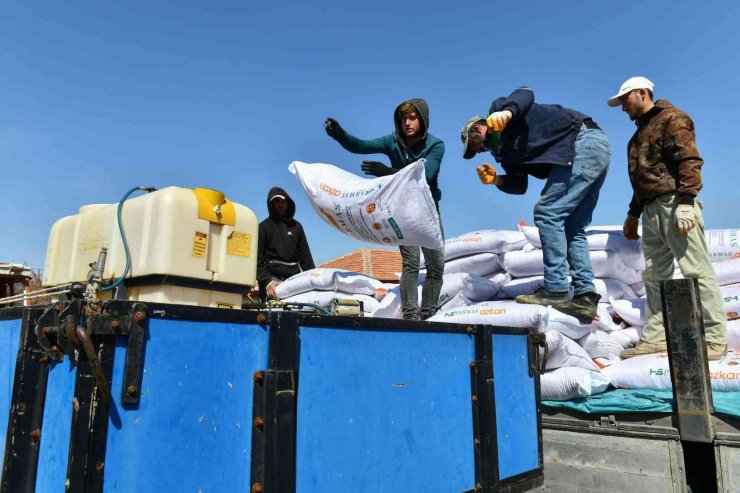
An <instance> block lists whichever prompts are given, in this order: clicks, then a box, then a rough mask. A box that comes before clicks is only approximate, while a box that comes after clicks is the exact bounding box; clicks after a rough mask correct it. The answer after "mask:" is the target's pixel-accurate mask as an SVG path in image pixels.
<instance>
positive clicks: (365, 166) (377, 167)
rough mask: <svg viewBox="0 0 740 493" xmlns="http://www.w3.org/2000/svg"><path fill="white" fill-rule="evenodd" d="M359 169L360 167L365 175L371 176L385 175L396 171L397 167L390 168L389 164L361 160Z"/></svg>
mask: <svg viewBox="0 0 740 493" xmlns="http://www.w3.org/2000/svg"><path fill="white" fill-rule="evenodd" d="M360 169H362V171H364V172H365V174H366V175H372V176H386V175H392V174H394V173H396V172H398V170H397V169H395V168H391V167H390V166H386V165H385V164H383V163H379V162H377V161H363V162H362V165H361V166H360Z"/></svg>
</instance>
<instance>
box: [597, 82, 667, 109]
mask: <svg viewBox="0 0 740 493" xmlns="http://www.w3.org/2000/svg"><path fill="white" fill-rule="evenodd" d="M653 87H655V84H653V83H652V82H650V80H648V79H646V78H645V77H630V78H629V79H627V80H626V81H624V84H622V87H620V88H619V92H618V93H617V94H615V95H614V96H612V97H611V98H609V101H607V102H606V104H608V105H609V106H619V105H620V104H621V103H620V101H619V98H620V97H622V96H624V95H625V94H627V93H628V92H630V91H634V90H635V89H648V90H649V91H650V92H652V91H653Z"/></svg>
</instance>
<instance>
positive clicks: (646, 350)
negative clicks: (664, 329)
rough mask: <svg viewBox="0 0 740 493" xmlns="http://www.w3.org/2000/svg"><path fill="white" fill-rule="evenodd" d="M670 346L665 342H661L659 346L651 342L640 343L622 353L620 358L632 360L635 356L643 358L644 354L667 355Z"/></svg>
mask: <svg viewBox="0 0 740 493" xmlns="http://www.w3.org/2000/svg"><path fill="white" fill-rule="evenodd" d="M667 352H668V346H667V345H666V343H665V342H659V343H658V344H652V343H650V342H645V341H640V343H639V344H638V345H637V346H635V347H633V348H629V349H625V350H624V351H622V354H620V355H619V356H621V357H622V359H627V358H632V357H634V356H642V355H643V354H655V353H667Z"/></svg>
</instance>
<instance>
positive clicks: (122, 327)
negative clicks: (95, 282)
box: [86, 303, 148, 406]
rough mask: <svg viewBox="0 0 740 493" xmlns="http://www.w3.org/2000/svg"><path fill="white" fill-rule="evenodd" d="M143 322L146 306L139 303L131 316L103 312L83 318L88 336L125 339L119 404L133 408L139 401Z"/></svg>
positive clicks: (133, 308)
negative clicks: (125, 336) (124, 357)
mask: <svg viewBox="0 0 740 493" xmlns="http://www.w3.org/2000/svg"><path fill="white" fill-rule="evenodd" d="M147 320H148V316H147V307H146V305H145V304H143V303H137V304H135V305H134V306H133V307H132V310H131V313H123V314H121V313H115V314H109V313H106V314H99V315H92V316H88V317H87V319H86V325H87V330H88V331H89V332H90V333H91V334H95V335H115V336H124V335H127V336H128V341H127V345H126V363H125V365H124V369H123V384H122V387H121V404H123V405H127V406H135V405H137V404H138V403H139V402H140V400H141V380H142V373H143V360H144V345H145V339H146V330H145V327H146V322H147Z"/></svg>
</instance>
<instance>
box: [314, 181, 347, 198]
mask: <svg viewBox="0 0 740 493" xmlns="http://www.w3.org/2000/svg"><path fill="white" fill-rule="evenodd" d="M319 188H320V189H322V190H323V191H325V192H326V193H328V194H329V195H334V196H335V197H339V196H340V195H342V191H341V190H337V189H336V188H334V187H330V186H329V185H327V184H326V183H321V184H319Z"/></svg>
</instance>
